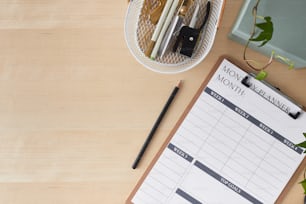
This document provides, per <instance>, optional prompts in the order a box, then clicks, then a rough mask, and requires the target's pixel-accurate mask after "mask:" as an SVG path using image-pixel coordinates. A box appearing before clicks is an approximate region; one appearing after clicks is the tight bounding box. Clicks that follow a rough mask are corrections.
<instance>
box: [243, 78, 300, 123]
mask: <svg viewBox="0 0 306 204" xmlns="http://www.w3.org/2000/svg"><path fill="white" fill-rule="evenodd" d="M255 77H256V76H255V74H253V73H250V74H248V75H247V76H245V77H244V78H243V79H242V80H241V83H242V84H243V85H244V86H246V87H248V88H251V85H252V84H251V83H250V79H251V78H255ZM259 82H261V83H263V84H264V85H265V86H267V87H269V88H270V89H272V90H273V91H275V92H276V93H277V94H279V95H281V96H282V97H283V98H285V99H287V100H288V101H290V102H291V103H293V104H294V105H296V106H297V107H299V108H300V109H303V106H301V105H299V104H298V103H297V102H295V101H294V100H293V99H292V98H290V97H289V96H287V95H286V94H284V93H283V92H281V90H280V89H279V88H278V87H275V86H273V85H271V84H270V83H268V82H266V81H264V80H261V81H259ZM255 92H256V91H255ZM281 110H282V109H281ZM288 115H289V116H290V117H291V118H293V119H297V118H298V117H299V116H300V115H301V111H297V112H295V113H293V112H289V113H288Z"/></svg>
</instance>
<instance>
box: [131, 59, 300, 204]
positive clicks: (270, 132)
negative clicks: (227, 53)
mask: <svg viewBox="0 0 306 204" xmlns="http://www.w3.org/2000/svg"><path fill="white" fill-rule="evenodd" d="M246 76H248V74H247V73H246V72H244V71H243V70H241V69H240V68H239V67H237V66H236V65H234V64H232V63H231V62H230V61H228V60H227V59H223V60H222V61H221V62H220V64H218V67H217V69H216V71H215V72H214V74H213V75H212V76H211V79H210V80H209V81H207V84H205V86H202V87H201V89H200V90H199V92H198V94H197V96H196V97H195V98H194V100H193V102H192V103H191V105H190V106H189V108H188V110H186V112H185V114H184V115H183V116H182V118H181V119H180V121H179V122H178V124H177V126H176V127H175V129H174V131H173V132H172V134H171V135H170V136H169V137H171V139H168V140H167V142H166V143H165V144H164V146H163V148H162V150H161V154H160V155H159V157H158V158H157V159H156V160H155V161H154V162H153V164H152V165H151V167H150V168H149V170H148V171H147V173H146V174H145V176H144V177H143V178H142V179H141V181H140V182H139V183H138V185H137V187H136V189H135V190H134V191H133V193H132V194H131V196H130V198H129V200H128V201H127V203H134V204H162V203H165V204H190V203H193V204H201V203H203V204H223V203H224V204H228V203H234V204H244V203H245V204H248V203H256V204H259V203H268V204H272V203H275V202H276V200H277V198H278V197H279V195H280V194H281V192H282V190H283V189H284V188H285V186H286V184H287V183H288V181H289V180H290V178H291V177H292V175H293V174H294V172H295V171H296V169H297V168H298V166H299V165H300V163H301V162H302V160H303V159H304V155H303V149H301V148H299V147H297V146H295V144H297V143H300V142H302V141H304V136H303V134H302V133H303V132H305V131H306V129H305V128H306V125H305V124H306V114H305V113H304V111H303V110H301V108H300V107H299V106H297V105H295V104H294V103H292V102H291V101H290V100H289V99H288V98H286V97H284V96H283V95H281V94H280V93H279V92H276V91H275V90H274V89H273V88H271V87H269V86H267V85H266V84H264V83H262V82H260V81H257V80H255V79H252V78H251V77H249V78H250V80H252V81H249V86H246V85H244V84H242V83H241V82H242V81H243V79H244V78H245V77H246ZM296 112H300V115H299V116H298V117H297V118H296V119H294V118H293V117H291V116H290V115H289V114H290V113H294V114H295V113H296Z"/></svg>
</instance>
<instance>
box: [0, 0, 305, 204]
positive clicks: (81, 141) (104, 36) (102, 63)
mask: <svg viewBox="0 0 306 204" xmlns="http://www.w3.org/2000/svg"><path fill="white" fill-rule="evenodd" d="M242 2H243V1H242V0H230V1H227V5H226V8H225V13H224V16H223V21H222V24H221V27H220V29H219V31H218V34H217V38H216V41H215V44H214V46H213V48H212V50H211V52H210V54H209V55H208V57H207V58H206V59H205V60H204V61H203V62H202V63H201V64H200V65H198V66H197V67H196V68H194V69H192V70H190V71H188V72H185V73H182V74H177V75H161V74H157V73H153V72H151V71H149V70H147V69H145V68H144V67H142V66H141V65H140V64H138V63H137V62H136V60H135V59H134V58H133V57H132V55H131V54H130V52H129V50H128V48H127V46H126V44H125V40H124V30H123V26H124V18H125V13H126V10H127V2H126V1H114V0H103V1H97V0H91V1H84V0H60V1H57V0H53V1H51V0H49V1H47V0H44V1H37V0H16V1H12V0H2V1H1V2H0V46H1V49H0V158H1V159H0V203H5V204H11V203H12V204H17V203H22V204H25V203H26V204H27V203H29V204H33V203H39V204H40V203H44V204H49V203H50V204H51V203H52V204H54V203H56V204H61V203H86V204H92V203H97V204H98V203H99V204H100V203H114V204H117V203H118V204H120V203H123V202H124V200H125V199H126V197H127V196H128V194H129V193H130V191H131V190H132V188H133V187H134V185H135V183H136V181H137V180H138V179H139V177H140V176H141V175H142V173H143V172H144V170H145V168H146V167H147V165H148V163H149V162H150V161H151V159H152V157H153V155H154V154H155V153H156V152H157V150H158V149H159V147H160V145H161V143H162V142H163V141H164V139H165V137H166V136H167V135H168V133H169V132H170V130H171V129H172V127H173V125H174V124H175V122H176V121H177V119H178V117H179V116H180V115H181V113H182V111H183V110H184V109H185V107H186V105H187V104H188V103H189V101H190V100H191V97H192V96H193V95H194V94H195V92H196V90H197V89H198V87H199V85H200V83H201V82H202V81H203V80H204V78H205V77H206V76H207V74H208V72H209V70H210V69H211V68H212V65H213V64H214V63H215V62H216V60H217V59H218V58H219V56H220V55H222V54H230V55H231V56H233V57H235V58H237V59H238V60H241V53H242V49H243V46H241V45H239V44H237V43H235V42H232V41H231V40H228V38H227V34H228V32H229V30H230V28H231V26H232V24H233V22H234V19H235V17H236V15H237V13H238V10H239V8H240V5H241V3H242ZM253 55H254V56H260V57H261V55H258V54H256V53H253ZM268 71H269V74H270V76H269V78H268V79H269V80H270V81H271V82H272V83H274V84H275V85H276V86H278V87H280V88H281V89H283V90H284V91H285V92H288V93H291V96H292V97H293V98H295V99H296V100H297V101H298V102H300V103H301V104H303V105H306V94H305V87H306V69H305V70H300V71H295V70H293V71H292V70H291V71H290V70H288V69H287V68H286V66H284V65H281V64H279V63H277V62H275V63H274V64H273V65H272V66H271V67H270V68H269V69H268ZM180 79H183V80H184V86H183V88H182V89H181V90H180V92H179V94H178V96H177V98H176V99H175V102H174V104H173V105H172V106H171V109H170V110H169V112H168V113H167V115H166V117H165V118H164V121H163V123H162V125H161V126H160V128H159V131H158V132H157V134H156V135H155V138H154V140H153V142H152V143H151V145H150V147H149V149H148V150H147V152H146V154H145V157H144V158H143V160H142V162H141V163H140V165H139V168H138V169H137V170H132V169H131V164H132V162H133V160H134V159H135V156H136V155H137V153H138V151H139V149H140V147H141V145H142V143H143V141H144V139H145V137H146V136H147V134H148V132H149V130H150V129H151V127H152V125H153V123H154V121H155V120H156V118H157V116H158V114H159V112H160V110H161V108H162V107H163V105H164V103H165V101H166V99H167V98H168V95H169V93H170V92H171V90H172V88H173V86H174V85H175V84H176V82H177V81H178V80H180ZM305 130H306V129H305ZM301 178H302V174H301V175H300V177H299V178H298V179H297V180H296V181H295V184H294V185H293V187H292V188H291V190H290V192H289V193H288V195H287V196H286V198H285V200H284V202H283V203H285V204H289V203H290V204H291V203H302V200H303V191H302V189H301V187H300V185H298V184H297V182H298V181H299V180H301Z"/></svg>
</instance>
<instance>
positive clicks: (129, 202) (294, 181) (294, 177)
mask: <svg viewBox="0 0 306 204" xmlns="http://www.w3.org/2000/svg"><path fill="white" fill-rule="evenodd" d="M224 59H226V60H228V61H230V62H231V63H232V64H234V65H236V66H238V67H239V68H240V69H242V70H243V71H245V72H249V71H250V70H248V69H247V68H244V66H243V65H242V64H240V63H239V62H238V61H236V60H235V59H233V58H231V57H229V56H221V57H220V58H219V59H218V61H217V63H216V64H215V65H214V66H213V68H212V70H211V71H210V72H209V74H208V76H207V77H206V78H205V80H204V81H203V82H202V84H201V86H200V87H199V89H198V90H197V92H196V94H195V95H194V97H193V98H192V100H191V102H190V103H189V104H188V106H187V107H186V109H185V110H184V112H183V114H182V115H181V117H180V118H179V120H178V121H177V123H176V124H175V126H174V128H173V129H172V130H171V132H170V134H169V136H168V137H167V138H166V140H165V141H164V143H163V144H162V146H161V148H160V149H159V151H158V152H157V154H156V155H155V156H154V158H153V160H152V161H151V163H150V164H149V166H148V168H147V169H146V170H145V172H144V174H143V175H142V176H141V178H140V179H139V181H138V182H137V184H136V186H135V187H134V189H133V190H132V192H131V193H130V195H129V196H128V198H127V200H126V202H125V203H126V204H133V203H132V199H133V197H134V196H135V194H136V192H137V191H138V189H139V188H140V186H141V185H142V183H143V181H144V180H145V178H146V177H147V176H148V174H149V172H150V171H151V169H152V168H153V166H154V165H155V163H156V162H157V160H158V159H159V157H160V156H161V154H162V153H163V151H164V150H165V149H166V147H167V145H168V144H169V142H170V140H171V139H172V137H173V136H174V135H175V133H176V131H177V129H178V128H179V127H180V125H181V124H182V122H183V121H184V119H185V118H186V116H187V114H188V113H189V111H190V110H191V108H192V107H193V106H194V104H195V102H196V101H197V99H198V98H199V96H200V95H201V93H202V92H203V90H204V89H205V87H206V86H207V84H208V82H209V81H210V79H211V78H212V76H213V75H214V73H215V72H216V70H217V69H218V67H219V66H220V64H221V63H222V61H223V60H224ZM303 110H304V111H305V107H303ZM305 165H306V158H304V159H303V161H302V162H301V164H300V165H299V167H298V168H297V170H296V171H295V173H294V174H293V175H292V177H291V178H290V180H289V182H288V183H287V185H286V187H285V188H284V189H283V191H282V192H281V194H280V195H279V197H278V198H277V200H276V202H275V204H280V203H281V201H282V200H283V199H284V197H285V195H286V194H287V192H288V191H289V189H290V188H291V187H292V186H293V185H294V184H295V185H297V184H298V182H297V178H298V176H299V174H300V173H301V172H302V170H303V169H304V168H305Z"/></svg>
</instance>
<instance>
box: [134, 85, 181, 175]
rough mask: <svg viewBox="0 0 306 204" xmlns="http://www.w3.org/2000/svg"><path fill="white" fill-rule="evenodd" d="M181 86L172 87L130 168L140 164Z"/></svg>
mask: <svg viewBox="0 0 306 204" xmlns="http://www.w3.org/2000/svg"><path fill="white" fill-rule="evenodd" d="M181 84H182V81H179V82H178V84H177V85H176V86H175V87H174V89H173V91H172V93H171V95H170V97H169V98H168V100H167V103H166V104H165V106H164V108H163V109H162V111H161V113H160V114H159V116H158V118H157V120H156V122H155V123H154V125H153V127H152V129H151V131H150V133H149V135H148V137H147V139H146V141H145V142H144V144H143V145H142V148H141V150H140V152H139V153H138V155H137V157H136V159H135V161H134V163H133V166H132V168H133V169H136V167H137V165H138V163H139V162H140V159H141V158H142V156H143V154H144V153H145V151H146V149H147V147H148V145H149V144H150V142H151V140H152V138H153V136H154V133H155V132H156V130H157V128H158V126H159V124H160V122H161V121H162V119H163V117H164V116H165V114H166V112H167V110H168V109H169V107H170V104H171V103H172V101H173V99H174V97H175V95H176V94H177V92H178V90H179V89H180V86H181Z"/></svg>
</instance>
